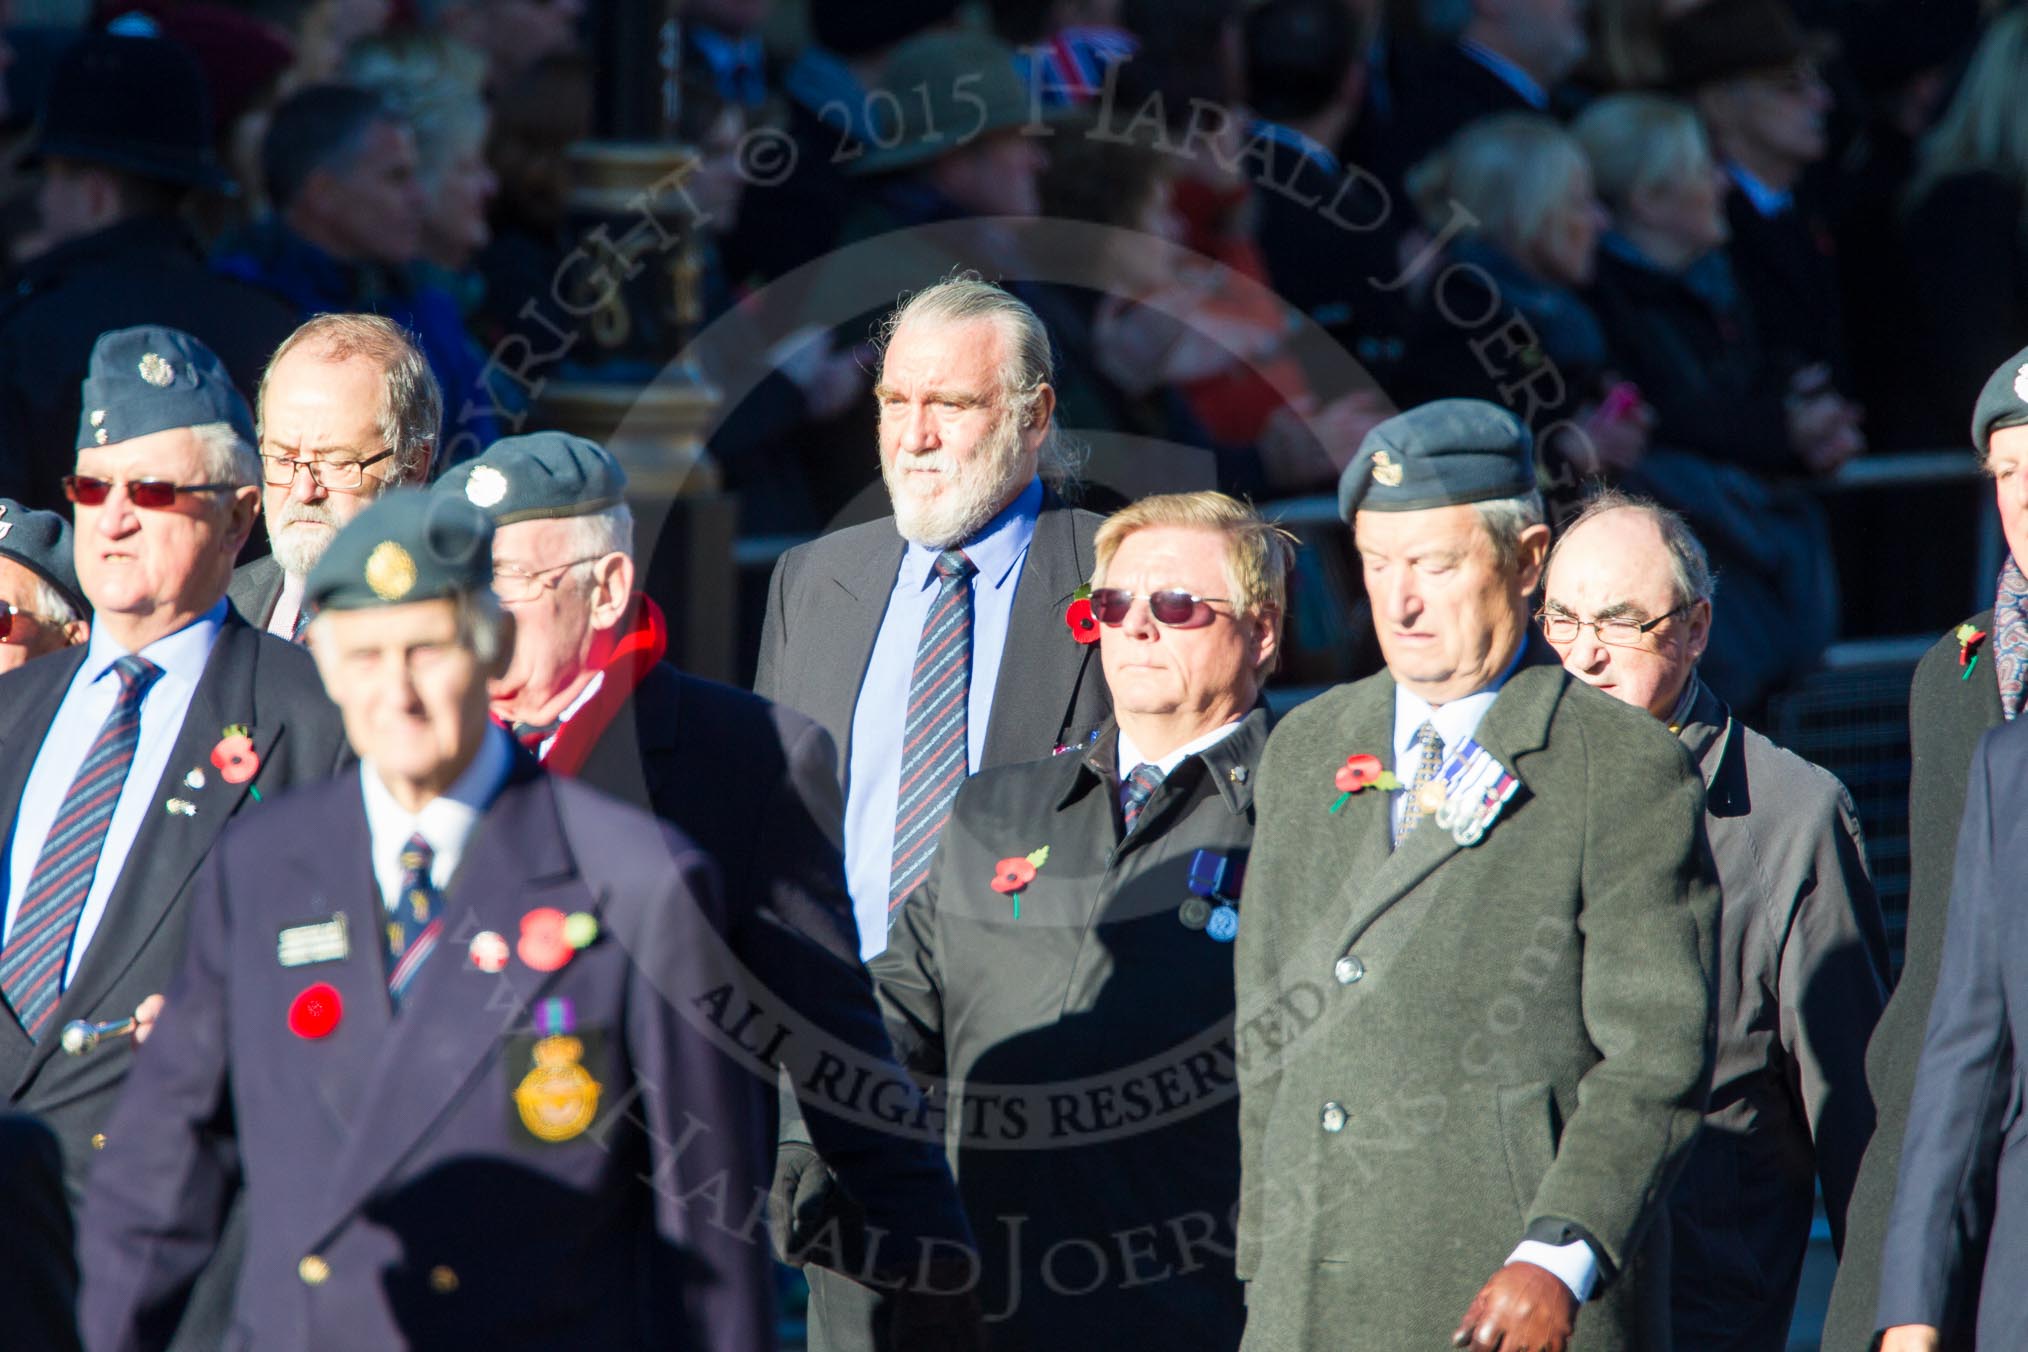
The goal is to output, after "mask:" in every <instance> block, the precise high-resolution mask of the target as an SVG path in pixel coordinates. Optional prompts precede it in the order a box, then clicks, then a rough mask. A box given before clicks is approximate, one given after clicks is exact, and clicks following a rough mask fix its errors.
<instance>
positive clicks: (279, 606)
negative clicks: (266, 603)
mask: <svg viewBox="0 0 2028 1352" xmlns="http://www.w3.org/2000/svg"><path fill="white" fill-rule="evenodd" d="M304 580H305V579H303V578H300V577H297V576H296V575H295V574H294V573H292V572H289V571H288V570H287V569H283V570H282V590H281V592H280V594H279V595H277V596H276V597H275V613H274V614H272V615H270V616H268V632H269V633H270V634H273V635H274V636H275V637H276V638H290V639H292V638H294V637H295V636H296V616H298V615H300V614H302V612H303V582H304Z"/></svg>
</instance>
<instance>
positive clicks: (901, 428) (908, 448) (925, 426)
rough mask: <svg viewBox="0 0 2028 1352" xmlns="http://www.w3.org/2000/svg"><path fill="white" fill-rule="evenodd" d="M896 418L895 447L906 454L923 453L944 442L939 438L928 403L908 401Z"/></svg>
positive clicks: (934, 448)
mask: <svg viewBox="0 0 2028 1352" xmlns="http://www.w3.org/2000/svg"><path fill="white" fill-rule="evenodd" d="M894 418H895V427H894V444H895V449H897V450H899V451H901V452H903V453H904V454H907V455H921V454H923V453H924V452H926V451H934V450H936V449H937V447H938V446H940V445H941V444H942V443H941V442H940V441H939V440H938V439H937V431H936V421H935V420H934V419H933V418H931V417H930V412H929V406H928V405H926V404H921V403H914V402H911V403H908V404H906V405H904V406H903V407H902V409H901V411H900V412H898V413H896V414H895V415H894Z"/></svg>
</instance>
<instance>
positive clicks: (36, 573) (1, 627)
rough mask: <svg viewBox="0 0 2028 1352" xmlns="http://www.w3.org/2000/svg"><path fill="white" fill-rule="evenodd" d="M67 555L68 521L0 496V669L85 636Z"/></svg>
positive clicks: (87, 618)
mask: <svg viewBox="0 0 2028 1352" xmlns="http://www.w3.org/2000/svg"><path fill="white" fill-rule="evenodd" d="M72 555H73V550H72V549H71V543H70V522H68V521H65V520H64V519H63V518H62V517H60V516H58V515H57V514H56V513H55V512H37V511H32V510H30V509H29V508H27V507H25V506H23V505H22V504H21V503H18V502H14V501H12V500H10V499H7V498H0V672H9V671H14V670H17V669H19V668H20V667H21V666H23V665H24V664H26V663H28V662H31V661H33V660H34V659H36V658H38V657H47V656H48V655H49V654H51V653H55V652H62V651H63V650H64V649H65V648H69V647H74V646H76V645H77V644H80V643H83V642H84V641H85V640H86V639H87V638H89V637H91V629H92V626H91V613H92V608H91V603H90V602H89V601H86V600H85V598H84V593H83V592H82V591H80V590H78V585H77V567H76V565H75V564H74V563H73V562H72Z"/></svg>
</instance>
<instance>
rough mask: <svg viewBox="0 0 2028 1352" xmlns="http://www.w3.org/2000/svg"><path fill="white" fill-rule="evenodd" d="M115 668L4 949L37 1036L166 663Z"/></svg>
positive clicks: (1, 987)
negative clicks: (111, 690) (109, 701)
mask: <svg viewBox="0 0 2028 1352" xmlns="http://www.w3.org/2000/svg"><path fill="white" fill-rule="evenodd" d="M113 674H114V675H116V676H118V677H119V678H120V693H119V695H118V696H117V697H116V698H115V699H114V700H113V711H112V712H111V713H109V714H107V715H106V721H105V722H104V723H102V724H101V725H100V726H99V735H98V736H97V737H95V738H93V739H92V744H91V749H90V750H89V751H87V752H85V758H84V764H83V765H81V766H79V767H78V772H77V778H76V779H73V780H72V781H71V784H70V792H69V793H67V794H65V795H64V799H63V806H62V807H60V808H59V809H57V813H56V820H55V821H54V822H52V823H51V824H50V827H49V834H48V835H47V836H45V837H44V838H43V841H42V853H41V855H40V856H39V857H38V858H37V859H36V861H35V872H34V873H32V874H31V875H29V879H28V890H27V891H25V892H23V893H22V894H21V905H20V908H19V909H18V910H16V912H15V915H14V925H13V927H12V928H11V930H10V931H9V932H8V935H7V947H6V949H5V950H4V951H0V991H4V992H5V993H6V996H7V1003H8V1004H9V1005H10V1006H12V1007H13V1009H14V1015H15V1017H16V1018H18V1019H19V1020H21V1026H22V1028H24V1029H26V1030H27V1032H28V1035H29V1036H30V1037H37V1036H39V1035H40V1034H41V1032H42V1029H43V1027H44V1026H45V1025H46V1024H47V1023H48V1022H49V1019H50V1016H51V1015H52V1014H54V1013H56V1001H57V997H58V996H59V995H60V994H62V991H63V973H64V970H65V968H66V967H68V966H69V963H70V944H71V939H72V937H73V936H75V935H76V933H77V921H78V916H79V915H80V914H82V913H83V911H84V904H85V897H86V896H87V895H89V894H90V892H91V890H92V878H93V877H94V875H96V874H97V872H98V867H99V851H100V850H101V849H103V848H104V846H105V841H106V828H107V827H109V826H111V825H112V824H113V809H115V808H116V807H118V806H119V803H120V791H121V790H122V789H123V788H124V787H125V786H126V783H127V771H128V769H129V768H130V767H131V766H132V765H133V763H134V752H135V751H136V749H137V748H138V747H139V746H140V743H141V701H142V700H143V699H145V698H146V697H147V694H148V687H149V686H150V685H152V684H153V683H154V680H155V678H156V677H157V676H160V675H161V674H162V668H160V667H158V666H156V665H155V664H154V663H153V662H150V661H148V660H147V659H146V658H142V657H135V656H132V655H128V656H126V657H121V658H118V659H116V660H115V661H114V662H113Z"/></svg>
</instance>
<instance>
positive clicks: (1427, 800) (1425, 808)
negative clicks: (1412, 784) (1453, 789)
mask: <svg viewBox="0 0 2028 1352" xmlns="http://www.w3.org/2000/svg"><path fill="white" fill-rule="evenodd" d="M1415 805H1416V807H1417V809H1418V810H1420V811H1421V813H1422V815H1423V816H1425V817H1434V816H1435V815H1436V814H1437V809H1438V808H1441V807H1442V806H1443V805H1444V784H1443V781H1442V780H1440V779H1432V780H1431V781H1430V782H1429V783H1427V784H1425V785H1423V786H1422V787H1421V788H1419V789H1417V790H1416V791H1415Z"/></svg>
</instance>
